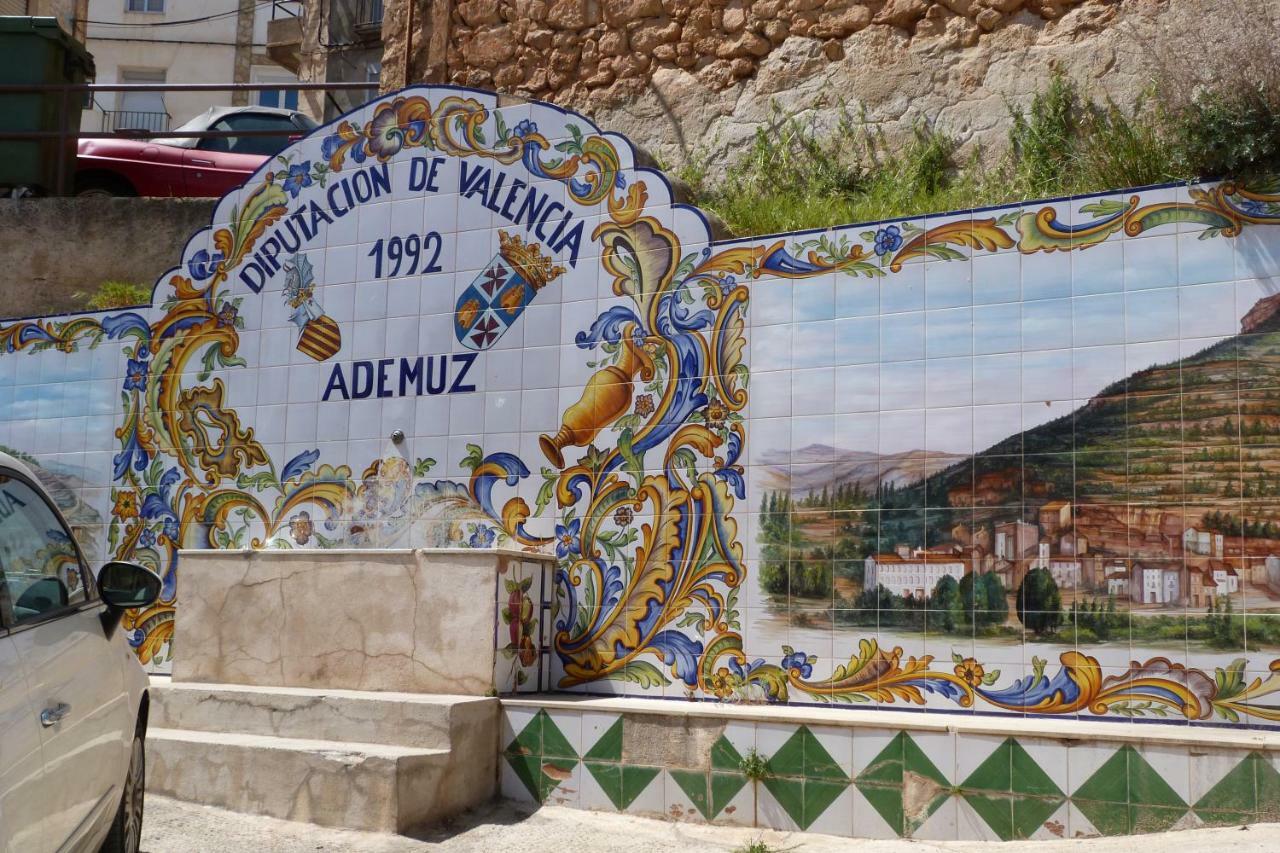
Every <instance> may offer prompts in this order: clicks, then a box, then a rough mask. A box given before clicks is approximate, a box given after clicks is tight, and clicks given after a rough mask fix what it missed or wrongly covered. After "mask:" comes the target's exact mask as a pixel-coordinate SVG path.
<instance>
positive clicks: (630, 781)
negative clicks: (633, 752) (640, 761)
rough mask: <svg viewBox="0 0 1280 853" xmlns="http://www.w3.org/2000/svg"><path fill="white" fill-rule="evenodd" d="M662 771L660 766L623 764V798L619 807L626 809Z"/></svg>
mask: <svg viewBox="0 0 1280 853" xmlns="http://www.w3.org/2000/svg"><path fill="white" fill-rule="evenodd" d="M660 772H661V768H659V767H628V766H626V765H623V766H622V799H621V800H620V801H619V805H618V808H619V809H625V808H627V807H628V806H630V805H631V804H632V803H634V802H635V801H636V797H638V796H640V794H642V793H643V792H644V789H645V788H647V787H649V783H650V782H652V781H653V777H655V776H657V775H658V773H660Z"/></svg>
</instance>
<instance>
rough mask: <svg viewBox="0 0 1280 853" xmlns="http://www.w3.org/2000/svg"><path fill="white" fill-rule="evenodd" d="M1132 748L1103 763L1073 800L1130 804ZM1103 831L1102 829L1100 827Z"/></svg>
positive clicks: (1074, 794) (1122, 750)
mask: <svg viewBox="0 0 1280 853" xmlns="http://www.w3.org/2000/svg"><path fill="white" fill-rule="evenodd" d="M1132 751H1133V748H1132V747H1128V746H1126V747H1124V748H1123V749H1118V750H1116V752H1115V754H1114V755H1112V756H1111V757H1110V758H1108V759H1107V760H1106V761H1105V762H1103V764H1102V766H1101V767H1099V768H1098V769H1097V770H1095V771H1094V773H1093V775H1092V776H1090V777H1089V778H1088V779H1086V780H1085V781H1084V783H1083V784H1082V785H1080V787H1078V788H1076V790H1075V793H1073V794H1072V795H1071V799H1072V800H1093V801H1096V802H1105V803H1128V802H1129V753H1130V752H1132ZM1099 829H1101V827H1099Z"/></svg>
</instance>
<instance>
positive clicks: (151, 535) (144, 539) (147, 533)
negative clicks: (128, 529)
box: [138, 527, 156, 548]
mask: <svg viewBox="0 0 1280 853" xmlns="http://www.w3.org/2000/svg"><path fill="white" fill-rule="evenodd" d="M138 544H139V545H141V546H142V547H143V548H152V547H154V546H155V544H156V533H155V531H154V530H152V529H151V528H150V527H147V528H144V529H143V531H142V534H141V535H139V536H138Z"/></svg>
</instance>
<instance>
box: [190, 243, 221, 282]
mask: <svg viewBox="0 0 1280 853" xmlns="http://www.w3.org/2000/svg"><path fill="white" fill-rule="evenodd" d="M222 260H223V258H222V253H221V252H213V253H212V254H211V253H210V252H209V250H208V249H201V250H200V251H198V252H196V253H195V254H194V255H192V256H191V260H189V261H187V272H189V273H191V277H192V278H194V279H195V280H196V281H204V280H205V279H206V278H209V277H210V276H212V275H213V274H214V272H216V271H217V269H218V264H220V263H221V262H222Z"/></svg>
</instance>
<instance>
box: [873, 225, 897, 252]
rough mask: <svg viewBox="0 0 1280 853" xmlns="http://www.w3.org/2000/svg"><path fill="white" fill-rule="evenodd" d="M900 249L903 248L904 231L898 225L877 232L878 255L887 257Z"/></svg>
mask: <svg viewBox="0 0 1280 853" xmlns="http://www.w3.org/2000/svg"><path fill="white" fill-rule="evenodd" d="M900 248H902V229H900V228H899V227H898V226H897V225H890V226H888V227H887V228H881V229H880V230H879V231H877V232H876V254H877V255H887V254H889V253H890V252H896V251H898V249H900Z"/></svg>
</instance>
